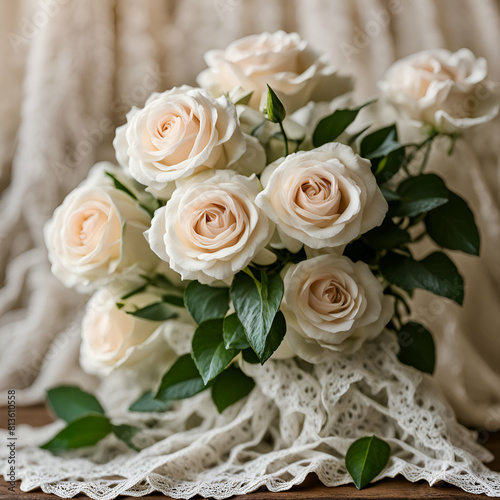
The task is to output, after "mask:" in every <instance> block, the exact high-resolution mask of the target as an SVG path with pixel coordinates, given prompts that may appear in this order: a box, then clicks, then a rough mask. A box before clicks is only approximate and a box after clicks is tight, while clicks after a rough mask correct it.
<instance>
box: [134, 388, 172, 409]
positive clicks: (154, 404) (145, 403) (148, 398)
mask: <svg viewBox="0 0 500 500" xmlns="http://www.w3.org/2000/svg"><path fill="white" fill-rule="evenodd" d="M154 396H155V395H154V392H153V391H148V392H145V393H144V394H143V395H142V396H141V397H140V398H139V399H138V400H137V401H135V402H134V403H132V404H131V405H130V408H129V411H136V412H158V413H163V412H165V411H168V410H170V408H172V403H171V402H170V401H160V400H159V399H155V398H154Z"/></svg>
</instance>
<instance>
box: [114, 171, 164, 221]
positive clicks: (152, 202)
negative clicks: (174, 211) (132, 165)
mask: <svg viewBox="0 0 500 500" xmlns="http://www.w3.org/2000/svg"><path fill="white" fill-rule="evenodd" d="M105 174H106V175H107V176H108V177H110V178H111V180H112V181H113V185H114V187H115V189H118V190H119V191H123V192H124V193H125V194H127V195H128V196H130V197H131V198H132V199H134V200H135V201H137V202H138V204H139V206H140V207H141V208H142V209H143V210H145V211H146V212H148V214H149V215H150V216H151V217H153V215H154V213H155V210H156V209H158V208H159V207H160V203H159V201H158V200H157V199H156V198H155V197H154V196H152V195H148V194H147V193H144V195H145V196H143V197H142V198H143V200H139V198H138V197H137V195H136V194H135V193H133V192H132V191H131V190H130V189H129V188H128V187H127V186H125V184H123V182H121V181H119V180H118V178H117V177H116V175H114V174H112V173H111V172H105ZM144 198H146V200H144Z"/></svg>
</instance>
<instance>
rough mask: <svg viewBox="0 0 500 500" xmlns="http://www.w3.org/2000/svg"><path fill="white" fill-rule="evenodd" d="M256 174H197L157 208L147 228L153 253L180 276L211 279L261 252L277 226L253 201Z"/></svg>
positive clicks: (256, 189)
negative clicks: (148, 228) (249, 175)
mask: <svg viewBox="0 0 500 500" xmlns="http://www.w3.org/2000/svg"><path fill="white" fill-rule="evenodd" d="M259 190H260V186H259V181H258V180H257V178H256V177H255V176H252V177H250V178H248V177H245V176H242V175H238V174H237V173H236V172H234V171H231V170H217V171H208V172H203V173H201V174H198V175H197V176H195V177H193V178H192V179H190V180H188V181H186V182H185V183H183V184H182V185H181V186H180V187H179V188H177V189H176V190H175V192H174V194H173V195H172V198H171V199H170V201H169V202H168V203H167V205H166V206H165V207H162V208H160V209H158V210H157V211H156V213H155V216H154V218H153V221H152V223H151V229H150V230H149V231H148V232H147V233H146V234H147V238H148V240H149V244H150V245H151V248H152V249H153V251H154V252H156V254H157V255H158V256H159V257H160V258H161V259H163V260H165V261H166V262H168V263H169V264H170V267H171V268H172V269H173V270H174V271H176V272H178V273H179V274H180V275H181V276H182V279H188V280H198V281H200V282H201V283H211V282H213V281H215V280H224V279H227V278H230V277H232V276H233V275H234V274H236V273H237V272H238V271H240V270H241V269H243V268H245V267H246V266H247V265H248V264H249V263H250V261H252V260H253V259H255V258H259V257H262V253H263V252H264V250H265V248H264V247H265V246H266V245H267V243H268V242H269V239H270V237H271V235H272V232H273V230H274V225H273V224H272V222H271V221H269V219H268V218H267V216H266V214H265V213H264V212H263V211H262V210H261V209H260V208H259V207H257V206H256V205H255V197H256V196H257V194H258V192H259Z"/></svg>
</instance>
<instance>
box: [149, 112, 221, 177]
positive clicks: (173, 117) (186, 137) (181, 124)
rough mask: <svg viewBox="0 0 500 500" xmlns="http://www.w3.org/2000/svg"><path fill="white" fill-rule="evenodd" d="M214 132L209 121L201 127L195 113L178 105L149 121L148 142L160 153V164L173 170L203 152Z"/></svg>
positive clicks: (153, 116)
mask: <svg viewBox="0 0 500 500" xmlns="http://www.w3.org/2000/svg"><path fill="white" fill-rule="evenodd" d="M211 132H212V125H211V122H210V121H209V120H204V121H203V123H202V122H201V121H200V118H199V117H198V116H197V115H196V114H195V113H194V111H193V110H192V109H190V108H189V107H188V106H184V105H179V104H177V105H174V106H172V108H171V109H169V110H164V111H163V112H162V113H160V114H159V115H152V116H151V117H150V119H149V120H148V124H147V136H148V137H146V138H145V141H149V143H150V144H149V148H151V149H152V150H153V151H156V152H157V153H159V154H158V160H157V162H158V163H159V164H161V165H165V166H168V167H170V166H175V165H178V164H180V163H182V162H183V161H185V160H187V159H188V158H192V157H193V156H195V155H197V154H199V153H200V152H201V151H203V150H204V149H205V148H206V147H207V145H208V143H209V142H210V137H211ZM155 154H156V153H155Z"/></svg>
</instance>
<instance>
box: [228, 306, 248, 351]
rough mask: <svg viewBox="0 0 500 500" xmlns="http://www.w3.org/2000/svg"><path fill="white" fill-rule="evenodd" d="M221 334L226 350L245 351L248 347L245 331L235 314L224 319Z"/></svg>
mask: <svg viewBox="0 0 500 500" xmlns="http://www.w3.org/2000/svg"><path fill="white" fill-rule="evenodd" d="M223 334H224V345H225V346H226V349H247V348H248V347H250V344H249V343H248V340H247V339H246V336H245V329H244V328H243V325H242V324H241V321H240V320H239V319H238V315H237V314H236V313H234V314H230V315H229V316H226V317H225V318H224V326H223Z"/></svg>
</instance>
